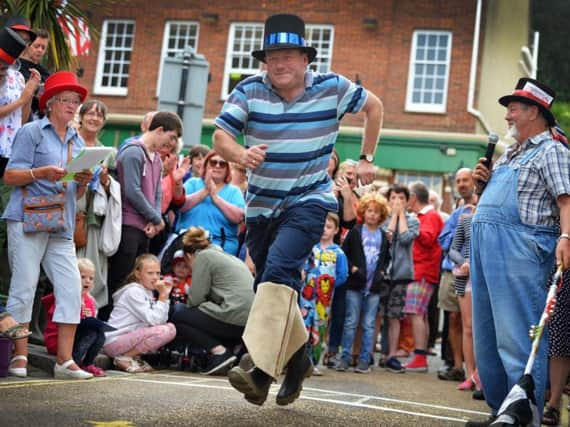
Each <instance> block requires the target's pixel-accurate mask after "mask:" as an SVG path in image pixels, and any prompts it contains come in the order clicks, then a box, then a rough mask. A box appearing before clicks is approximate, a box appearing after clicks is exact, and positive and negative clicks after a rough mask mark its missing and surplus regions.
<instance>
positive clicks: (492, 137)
mask: <svg viewBox="0 0 570 427" xmlns="http://www.w3.org/2000/svg"><path fill="white" fill-rule="evenodd" d="M497 142H499V135H497V134H496V133H490V134H489V143H488V144H487V151H485V161H484V162H483V164H484V165H485V167H486V168H487V169H489V168H490V167H491V160H492V159H493V153H494V152H495V147H496V146H497ZM477 184H479V187H480V188H481V191H483V189H484V188H485V187H486V185H487V183H486V182H483V181H481V180H478V181H477Z"/></svg>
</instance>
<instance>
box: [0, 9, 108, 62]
mask: <svg viewBox="0 0 570 427" xmlns="http://www.w3.org/2000/svg"><path fill="white" fill-rule="evenodd" d="M109 3H112V2H109V1H106V2H103V1H83V2H80V1H74V0H3V1H2V0H0V13H1V14H2V16H1V18H2V21H5V20H6V19H7V18H8V17H9V16H12V15H19V16H23V17H25V18H27V19H28V20H29V21H30V23H31V26H32V28H43V29H45V30H46V31H47V32H48V33H49V35H50V39H49V46H48V55H46V56H47V67H48V68H49V69H51V70H53V71H58V70H71V69H76V68H77V67H78V65H79V64H78V61H77V58H76V57H74V56H73V55H72V53H71V49H70V46H69V39H68V37H67V35H66V32H65V30H64V27H65V29H66V30H67V32H68V33H71V34H74V35H75V36H76V37H78V36H79V35H81V34H85V33H83V32H82V30H81V29H80V27H79V26H75V25H73V24H74V22H77V20H74V18H77V19H80V20H83V22H84V23H85V24H86V27H87V29H88V33H89V36H90V37H91V38H96V37H97V35H98V32H97V29H96V28H95V27H93V26H92V24H91V23H90V21H89V19H88V15H87V12H86V11H85V7H84V6H90V7H102V6H103V5H105V6H108V5H109Z"/></svg>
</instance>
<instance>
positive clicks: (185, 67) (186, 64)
mask: <svg viewBox="0 0 570 427" xmlns="http://www.w3.org/2000/svg"><path fill="white" fill-rule="evenodd" d="M190 57H191V53H188V52H184V61H183V62H182V78H181V79H180V92H179V93H178V106H177V108H176V112H177V113H178V116H179V117H180V119H183V118H184V104H185V103H186V87H187V86H188V72H189V70H190Z"/></svg>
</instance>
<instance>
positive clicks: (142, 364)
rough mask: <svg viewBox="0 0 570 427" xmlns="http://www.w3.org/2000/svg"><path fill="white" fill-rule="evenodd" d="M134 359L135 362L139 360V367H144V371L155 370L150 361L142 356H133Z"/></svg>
mask: <svg viewBox="0 0 570 427" xmlns="http://www.w3.org/2000/svg"><path fill="white" fill-rule="evenodd" d="M133 359H134V360H135V362H137V364H138V365H139V367H140V368H141V369H142V372H150V371H154V368H153V367H152V366H150V365H149V364H148V362H147V361H146V360H144V359H143V358H142V357H140V356H135V357H133Z"/></svg>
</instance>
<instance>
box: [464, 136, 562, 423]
mask: <svg viewBox="0 0 570 427" xmlns="http://www.w3.org/2000/svg"><path fill="white" fill-rule="evenodd" d="M541 145H542V144H538V145H537V146H536V147H534V148H532V149H531V150H528V152H526V153H524V154H523V158H522V159H521V161H520V162H519V163H518V165H501V166H499V167H497V169H495V170H494V171H493V175H492V177H491V180H490V181H489V183H488V185H487V187H486V188H485V191H484V193H483V195H482V196H481V199H480V201H479V204H478V205H477V209H476V211H475V214H474V216H473V221H472V232H471V258H470V267H471V271H470V273H471V282H472V292H473V335H474V346H475V354H476V362H477V368H478V369H479V373H480V376H481V381H482V383H483V384H484V387H485V398H486V400H487V403H488V404H489V406H490V407H491V408H492V411H493V413H494V414H496V413H497V411H498V409H499V407H500V406H501V403H502V401H503V400H504V398H505V397H506V395H507V393H508V392H509V390H510V389H511V388H512V387H513V386H514V385H515V383H516V382H517V381H518V380H519V378H520V376H521V375H522V374H523V372H524V368H525V365H526V361H527V358H528V355H529V353H530V348H531V342H530V340H529V338H528V330H529V327H530V326H531V325H532V324H536V323H538V320H539V318H540V314H541V312H542V309H543V308H544V302H545V299H546V290H545V289H546V288H545V283H546V281H547V280H548V275H549V273H550V271H551V269H552V267H553V263H554V250H555V247H556V237H557V231H558V228H557V227H552V226H542V225H527V224H524V223H523V222H522V220H521V215H520V211H519V205H518V189H517V183H518V179H519V175H520V168H521V166H524V165H526V164H527V163H528V162H530V161H531V160H532V158H533V157H534V156H535V155H536V154H537V153H538V151H539V149H540V147H541ZM546 335H547V334H545V335H544V336H543V338H542V341H541V344H540V349H539V354H538V355H537V359H536V362H535V365H534V368H533V371H532V374H533V377H534V380H535V384H536V398H537V401H538V402H543V401H544V387H545V382H546V377H547V345H546V343H547V338H546ZM539 408H540V409H539V410H540V411H542V405H539Z"/></svg>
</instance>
